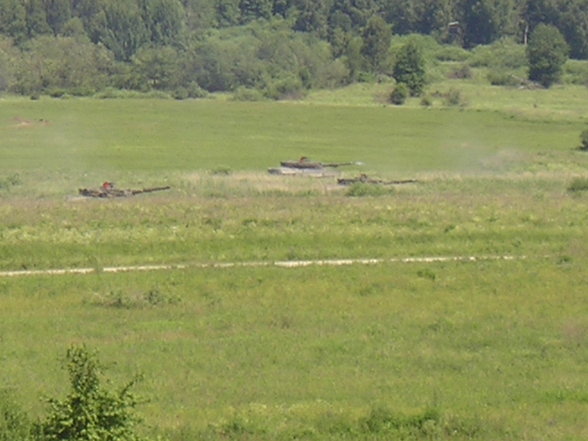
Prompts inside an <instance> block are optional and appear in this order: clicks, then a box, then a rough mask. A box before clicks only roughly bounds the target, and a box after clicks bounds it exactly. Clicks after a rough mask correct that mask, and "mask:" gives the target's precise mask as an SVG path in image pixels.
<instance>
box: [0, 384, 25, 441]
mask: <svg viewBox="0 0 588 441" xmlns="http://www.w3.org/2000/svg"><path fill="white" fill-rule="evenodd" d="M30 434H31V423H30V421H29V419H28V416H27V415H26V414H25V413H24V412H23V411H22V409H21V408H20V407H19V406H18V405H17V404H16V403H15V402H14V399H13V398H12V395H11V394H10V393H9V392H8V391H6V390H2V389H0V441H25V440H28V439H30Z"/></svg>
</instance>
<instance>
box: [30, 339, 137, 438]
mask: <svg viewBox="0 0 588 441" xmlns="http://www.w3.org/2000/svg"><path fill="white" fill-rule="evenodd" d="M66 368H67V371H68V373H69V380H70V385H71V392H70V393H69V395H68V396H67V397H66V398H65V399H64V400H56V399H50V400H49V405H50V407H51V410H50V414H49V416H48V417H47V418H46V420H45V421H43V422H41V423H40V424H39V426H38V428H37V436H38V439H39V440H41V441H58V440H75V441H136V440H137V439H138V437H137V436H136V434H135V432H134V429H135V424H136V422H137V418H136V417H135V416H134V415H133V413H132V409H133V408H134V407H135V406H136V405H137V400H136V399H135V397H134V395H133V394H132V393H131V389H132V387H133V386H134V385H135V383H136V381H137V379H136V378H135V379H134V380H132V381H130V382H129V383H128V384H126V385H125V386H124V387H122V388H121V389H120V390H119V391H116V392H110V391H107V390H104V389H103V388H102V386H101V384H100V374H101V373H102V366H101V365H100V363H99V362H98V360H97V359H96V355H95V354H93V353H91V352H89V351H88V350H87V349H86V348H85V347H84V346H73V347H71V348H70V349H68V351H67V355H66Z"/></svg>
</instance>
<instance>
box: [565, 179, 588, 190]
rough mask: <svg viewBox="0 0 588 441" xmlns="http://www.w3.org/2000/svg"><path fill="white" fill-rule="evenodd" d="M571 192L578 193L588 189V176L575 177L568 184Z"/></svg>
mask: <svg viewBox="0 0 588 441" xmlns="http://www.w3.org/2000/svg"><path fill="white" fill-rule="evenodd" d="M568 191H569V192H570V193H578V192H581V191H588V178H575V179H573V180H572V182H571V183H570V185H569V186H568Z"/></svg>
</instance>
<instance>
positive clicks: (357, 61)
mask: <svg viewBox="0 0 588 441" xmlns="http://www.w3.org/2000/svg"><path fill="white" fill-rule="evenodd" d="M540 24H546V25H551V26H553V27H555V28H557V29H558V30H559V32H560V33H561V34H562V35H563V37H564V39H565V41H566V43H567V46H568V47H569V53H570V55H571V56H572V57H574V58H580V59H585V58H588V0H527V1H518V0H0V91H2V90H4V91H10V92H14V93H20V94H35V93H46V92H48V91H51V90H53V91H55V93H58V92H59V90H66V91H68V93H72V92H74V93H79V94H89V93H95V92H96V91H99V90H103V89H104V88H106V87H113V88H118V89H136V90H143V91H145V90H167V91H174V92H175V93H176V94H177V96H178V97H182V96H199V95H202V94H204V93H206V92H207V91H235V90H237V89H239V88H242V89H244V90H256V91H263V93H264V94H266V95H267V96H270V97H280V96H284V95H288V94H293V93H296V92H297V91H300V90H304V89H308V88H312V87H329V86H337V85H341V84H346V83H349V82H353V81H356V80H358V79H361V78H362V76H363V75H377V74H389V73H391V67H390V64H389V63H388V62H387V59H386V55H387V52H388V50H389V48H390V39H391V36H392V35H404V34H411V33H417V34H424V35H428V36H431V37H432V38H434V39H435V40H436V41H437V42H439V43H442V44H452V45H456V46H459V47H464V48H473V47H476V46H478V45H486V44H490V43H493V42H495V41H497V40H500V39H503V38H510V39H512V40H514V41H515V42H518V43H526V42H527V40H528V38H529V36H530V35H531V34H532V32H533V31H534V30H535V28H536V27H537V26H538V25H540Z"/></svg>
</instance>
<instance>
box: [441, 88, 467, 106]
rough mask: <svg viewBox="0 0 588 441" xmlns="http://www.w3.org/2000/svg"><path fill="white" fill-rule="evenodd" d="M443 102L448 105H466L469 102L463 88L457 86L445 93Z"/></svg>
mask: <svg viewBox="0 0 588 441" xmlns="http://www.w3.org/2000/svg"><path fill="white" fill-rule="evenodd" d="M443 103H444V104H445V105H446V106H448V107H465V106H466V104H467V103H466V100H465V98H464V97H463V95H462V94H461V90H459V89H455V88H451V89H449V90H448V91H447V92H446V93H445V94H443Z"/></svg>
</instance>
